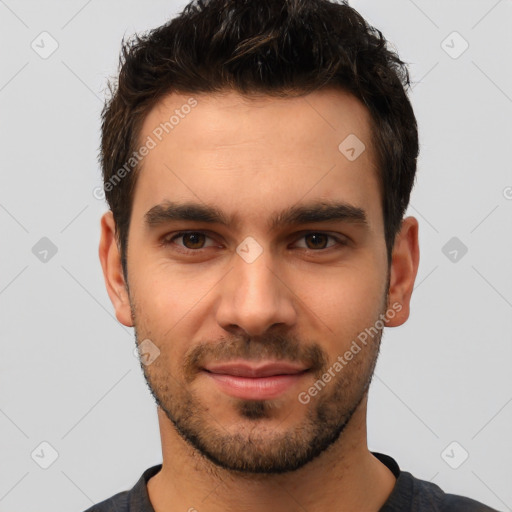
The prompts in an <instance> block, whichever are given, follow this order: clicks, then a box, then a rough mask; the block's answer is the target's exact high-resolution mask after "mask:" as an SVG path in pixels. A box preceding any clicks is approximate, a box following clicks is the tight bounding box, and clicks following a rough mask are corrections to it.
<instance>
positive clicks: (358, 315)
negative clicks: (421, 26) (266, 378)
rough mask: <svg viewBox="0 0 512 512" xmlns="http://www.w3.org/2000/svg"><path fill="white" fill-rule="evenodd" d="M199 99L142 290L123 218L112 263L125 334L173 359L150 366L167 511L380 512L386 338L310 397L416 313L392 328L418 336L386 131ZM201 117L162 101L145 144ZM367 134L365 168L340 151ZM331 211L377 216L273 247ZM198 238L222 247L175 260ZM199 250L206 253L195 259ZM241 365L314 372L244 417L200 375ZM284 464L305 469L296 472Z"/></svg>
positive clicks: (285, 102) (326, 101)
mask: <svg viewBox="0 0 512 512" xmlns="http://www.w3.org/2000/svg"><path fill="white" fill-rule="evenodd" d="M194 97H195V98H196V99H197V102H198V104H197V106H196V107H195V108H194V109H193V110H192V111H191V112H190V113H189V114H188V115H187V116H185V118H184V119H182V120H180V123H179V124H177V125H176V126H175V127H174V129H173V130H172V132H171V133H170V134H169V135H167V136H165V137H164V138H163V140H162V141H161V142H159V143H158V144H157V146H156V147H155V148H154V149H152V150H151V151H150V152H149V154H148V155H147V156H146V157H145V158H144V161H143V167H142V170H141V172H140V176H139V178H138V182H137V185H136V189H135V194H134V200H133V211H132V217H131V225H130V230H129V238H128V240H129V242H128V250H127V262H128V267H127V277H128V283H126V282H125V280H124V278H123V272H122V267H121V259H120V254H119V248H118V244H117V241H116V237H115V224H114V221H113V217H112V213H111V212H107V213H106V214H105V215H104V216H103V218H102V221H101V230H102V233H101V242H100V250H99V254H100V260H101V263H102V267H103V271H104V276H105V282H106V286H107V291H108V293H109V296H110V298H111V300H112V303H113V305H114V308H115V312H116V316H117V319H118V320H119V321H120V322H121V323H122V324H124V325H126V326H133V327H135V330H136V336H137V339H138V341H139V343H140V342H141V341H142V340H144V339H150V340H151V342H152V343H153V344H154V345H155V346H157V347H158V349H159V350H160V355H159V356H158V358H157V359H156V360H155V361H154V362H153V363H151V364H150V365H147V366H143V369H144V374H145V377H146V380H147V382H148V384H149V386H150V389H151V391H152V393H153V395H154V396H155V399H156V400H157V404H158V408H157V411H158V419H159V426H160V433H161V440H162V455H163V466H162V470H161V471H160V472H159V473H158V474H157V475H155V476H154V477H153V478H151V479H150V480H149V482H148V493H149V497H150V500H151V502H152V504H153V506H154V508H155V511H156V512H164V511H166V512H169V511H171V512H172V511H184V510H189V509H191V508H194V509H196V510H197V511H199V512H203V511H204V512H216V511H231V510H233V511H234V510H237V511H240V510H251V511H254V512H258V511H267V510H270V509H272V510H280V511H283V512H287V511H289V512H292V511H299V510H304V509H306V510H315V511H319V512H323V511H327V510H334V509H336V510H343V511H361V510H365V511H378V510H379V509H380V507H381V506H382V505H383V504H384V503H385V501H386V499H387V498H388V496H389V494H390V493H391V491H392V489H393V486H394V485H395V478H394V476H393V474H392V473H391V472H390V471H389V470H388V469H387V467H386V466H384V465H383V464H382V463H381V462H380V461H378V460H377V459H376V458H375V457H374V456H373V455H372V454H371V453H370V451H369V450H368V446H367V431H366V410H367V390H368V385H369V381H370V379H371V375H372V373H373V368H374V365H375V361H376V359H377V355H378V349H379V344H380V334H379V335H378V336H375V337H373V338H371V339H370V341H369V343H368V344H367V345H366V346H364V347H363V346H361V348H362V350H361V351H360V352H359V353H358V354H357V355H355V356H354V358H353V359H352V360H351V361H350V362H349V363H348V364H347V365H346V366H345V367H344V368H343V369H342V370H341V371H340V372H337V373H336V376H335V377H333V378H332V379H331V381H330V382H329V383H327V384H326V386H325V387H324V388H323V389H322V390H321V391H320V392H319V393H318V394H317V396H316V397H313V398H312V399H311V401H310V402H309V403H307V404H303V403H301V402H300V401H299V400H298V399H297V397H298V394H299V393H300V392H301V391H307V390H308V388H310V387H311V386H312V385H313V384H314V382H315V381H316V380H317V378H318V377H319V376H321V375H322V373H323V372H324V371H325V370H326V369H327V368H329V367H331V366H332V365H333V363H334V362H335V361H336V359H337V358H338V356H340V355H343V354H344V353H345V352H346V351H347V350H348V349H349V347H350V345H351V343H352V341H353V340H355V339H356V338H357V336H358V334H359V333H361V332H363V331H364V330H365V329H366V328H368V327H370V326H373V325H375V322H376V320H378V319H379V315H380V314H383V313H385V312H386V311H387V310H389V308H391V305H393V304H399V305H400V307H401V309H400V311H396V310H395V311H394V315H393V317H392V318H388V317H387V318H386V320H385V325H386V326H387V327H394V326H398V325H401V324H403V323H404V322H405V321H406V320H407V318H408V316H409V302H410V297H411V293H412V289H413V286H414V281H415V278H416V273H417V269H418V263H419V248H418V222H417V220H416V219H415V218H414V217H407V218H405V219H404V220H403V223H402V227H401V231H400V233H399V234H398V236H397V238H396V241H395V244H394V247H393V254H392V260H391V265H390V266H389V267H388V261H387V257H386V245H385V240H384V219H383V215H382V210H381V191H380V187H379V182H378V179H377V170H376V168H375V161H376V159H375V154H374V152H373V150H372V146H371V137H370V117H369V114H368V111H367V109H366V108H365V107H364V106H363V105H362V104H361V103H360V102H359V101H358V100H357V99H356V98H355V97H353V96H352V95H350V94H348V93H345V92H343V91H340V90H333V89H324V90H322V91H317V92H315V93H312V94H309V95H307V96H305V97H302V98H285V99H283V98H271V97H268V96H261V97H258V98H256V97H251V98H245V97H242V96H240V95H239V94H238V93H236V92H234V91H225V92H223V93H222V94H215V95H212V94H209V95H195V96H194ZM188 99H189V95H185V94H183V95H182V94H176V93H173V94H170V95H168V96H166V97H165V98H164V99H163V100H162V101H160V102H159V103H158V104H157V105H156V106H155V108H153V110H151V111H150V113H149V114H148V115H147V117H146V119H145V122H144V124H143V126H142V131H141V134H140V139H139V140H141V141H144V140H146V138H147V136H148V135H151V134H152V132H153V130H154V129H155V127H157V126H158V125H159V124H160V123H162V122H165V121H166V120H168V119H169V116H170V115H172V113H173V112H174V110H175V109H179V108H180V107H181V106H182V105H184V104H186V103H187V100H188ZM349 134H356V135H357V137H358V138H359V139H360V140H361V141H363V143H364V144H365V146H366V150H365V151H363V153H362V154H361V155H360V156H359V157H358V158H357V159H355V160H354V161H349V160H348V159H347V158H346V157H345V156H344V155H343V154H342V153H341V152H340V151H339V150H338V145H339V144H340V143H341V142H342V141H343V140H344V139H345V138H346V137H347V136H348V135H349ZM165 201H172V202H195V203H199V204H203V205H204V204H208V205H214V206H216V207H217V208H218V209H219V210H221V211H222V212H223V213H224V214H225V215H226V216H227V217H229V216H232V220H233V221H234V222H233V223H230V224H229V225H227V226H225V225H221V224H218V223H214V224H210V223H206V222H204V221H202V222H199V221H190V220H186V221H184V220H173V221H169V222H167V223H164V224H161V225H158V226H153V227H152V228H149V227H148V226H147V225H146V224H145V220H144V217H145V214H146V213H147V212H148V211H149V210H151V209H152V208H153V207H154V206H155V205H158V204H162V203H163V202H165ZM321 201H323V202H329V201H343V202H345V203H348V204H350V205H352V206H356V207H358V208H361V209H362V210H364V212H365V214H366V219H367V223H366V224H363V223H360V222H350V221H347V220H346V219H345V220H327V221H322V222H314V223H311V222H310V223H306V224H298V225H281V226H280V227H279V228H277V229H275V230H269V228H268V222H269V219H271V218H272V217H273V216H274V215H275V214H277V213H278V212H281V211H284V210H286V209H287V208H289V207H291V206H297V205H299V206H301V205H306V204H312V203H315V202H321ZM183 230H188V231H195V232H198V231H199V232H202V233H205V234H206V235H207V237H206V238H202V237H201V235H199V238H192V240H191V239H187V238H186V237H185V238H183V237H182V238H176V239H174V240H172V241H170V243H169V244H167V245H162V244H161V242H162V240H163V239H166V240H168V241H169V240H170V239H171V238H172V237H173V236H174V235H176V234H177V233H178V232H180V231H183ZM308 233H310V234H311V233H323V234H328V235H330V236H334V237H338V238H339V239H340V240H345V241H346V242H347V243H346V245H341V244H339V243H337V241H336V239H331V238H328V239H326V238H322V237H321V236H320V238H313V239H312V238H311V237H310V236H309V237H308V236H306V235H307V234H308ZM248 236H251V237H252V238H253V239H254V240H256V242H257V244H258V245H259V247H260V248H261V250H262V252H261V254H260V255H259V256H258V257H257V258H256V259H255V260H254V261H252V262H251V263H248V262H247V261H245V260H244V259H243V258H242V257H240V255H239V254H238V253H237V252H236V249H237V247H238V246H239V245H240V244H241V242H242V241H243V240H244V239H245V238H246V237H248ZM187 247H188V248H189V252H188V253H184V252H183V251H185V250H186V248H187ZM196 247H197V248H200V247H202V249H200V250H199V251H198V252H196V253H194V254H192V252H193V251H194V250H196V251H197V250H198V249H195V248H196ZM388 272H389V273H388ZM388 278H389V281H388ZM127 284H128V286H127ZM388 284H389V287H388V286H387V285H388ZM192 356H195V359H194V357H192ZM231 356H233V357H234V356H239V357H243V358H245V359H248V360H251V361H260V360H274V359H279V358H281V359H288V360H294V361H295V362H301V363H303V364H304V366H305V367H311V366H313V367H314V368H313V370H312V371H310V372H307V373H305V374H304V375H303V376H302V377H301V378H300V379H298V381H297V383H296V384H294V385H293V386H292V387H291V388H290V389H287V390H286V391H285V392H284V393H282V394H281V395H279V396H278V397H277V398H274V399H269V400H263V401H254V400H242V399H237V398H233V397H231V396H228V395H227V394H225V393H224V392H223V391H222V390H221V389H220V388H219V387H218V386H217V385H216V384H215V382H213V381H212V379H211V378H210V377H209V376H208V375H206V374H205V373H204V372H201V371H200V369H199V362H201V363H208V362H213V361H225V360H227V359H229V358H230V357H231ZM315 365H316V366H315ZM320 414H321V416H320ZM170 418H171V419H173V420H174V421H175V423H177V424H179V425H180V426H181V427H183V430H185V431H186V432H185V434H184V433H183V432H182V433H181V434H180V433H179V432H178V431H177V429H176V427H175V424H174V423H173V421H171V419H170ZM192 433H194V434H196V436H197V437H198V438H199V440H197V439H196V441H195V443H194V442H192V441H191V439H190V438H187V434H188V435H189V436H190V435H191V434H192ZM321 437H322V443H323V445H322V446H320V444H321V443H320V441H319V438H321ZM315 443H316V445H318V446H317V450H316V452H315V453H313V452H312V451H311V446H316V445H315ZM279 448H282V450H283V452H284V453H288V454H292V455H291V456H290V457H291V458H290V459H289V460H288V461H287V462H286V464H288V467H287V468H286V467H285V466H286V464H285V462H284V461H283V456H282V453H281V452H280V451H279ZM308 450H309V451H308ZM237 465H238V466H237ZM242 467H245V469H246V471H242V470H241V468H242ZM272 467H274V468H275V469H276V471H274V472H273V471H272V470H271V469H272ZM279 468H280V469H279ZM277 469H279V471H278V470H277Z"/></svg>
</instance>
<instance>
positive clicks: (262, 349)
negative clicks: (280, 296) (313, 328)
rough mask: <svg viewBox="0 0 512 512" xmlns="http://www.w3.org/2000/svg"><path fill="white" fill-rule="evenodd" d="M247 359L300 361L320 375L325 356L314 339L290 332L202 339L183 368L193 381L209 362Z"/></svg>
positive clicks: (190, 351)
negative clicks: (212, 339) (296, 335)
mask: <svg viewBox="0 0 512 512" xmlns="http://www.w3.org/2000/svg"><path fill="white" fill-rule="evenodd" d="M234 359H246V360H248V361H253V362H258V361H261V360H264V359H273V360H277V361H281V360H286V361H290V362H293V363H300V364H302V365H304V366H306V367H307V368H310V369H311V370H312V371H313V372H315V373H317V374H318V373H319V374H322V373H323V370H324V369H325V368H326V367H327V363H328V358H327V355H326V353H325V352H324V350H323V349H322V348H321V346H320V345H319V344H318V343H316V342H311V343H305V342H301V341H300V340H299V339H298V338H297V337H295V336H293V335H287V336H285V335H283V334H278V333H272V334H270V333H269V334H266V335H265V336H258V337H251V336H230V337H222V338H220V339H219V340H218V341H215V342H210V341H208V342H202V343H199V344H198V345H196V346H194V347H193V348H191V349H190V350H189V351H188V352H187V354H186V355H185V358H184V366H183V371H184V374H185V378H186V379H187V380H192V379H193V378H194V377H195V376H196V375H197V373H199V372H200V371H201V369H202V368H203V367H204V366H205V365H206V364H208V363H212V362H221V361H222V362H227V361H232V360H234Z"/></svg>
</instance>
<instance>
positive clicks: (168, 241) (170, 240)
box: [161, 231, 348, 254]
mask: <svg viewBox="0 0 512 512" xmlns="http://www.w3.org/2000/svg"><path fill="white" fill-rule="evenodd" d="M190 234H201V235H204V236H205V237H206V238H210V239H212V237H211V236H208V234H207V232H204V231H180V232H179V233H176V234H174V235H172V236H171V237H170V238H169V236H166V237H164V238H163V239H162V242H161V245H162V246H164V247H168V246H170V245H173V242H174V240H176V239H178V238H183V237H184V236H185V235H190ZM308 235H324V236H327V237H328V238H329V239H332V240H334V241H335V242H336V244H334V245H331V246H329V247H325V248H323V249H309V248H307V247H300V249H303V250H305V251H309V252H317V253H321V252H324V251H328V250H330V249H336V248H338V249H339V248H340V247H344V246H347V245H348V241H347V240H346V239H343V238H339V237H336V236H334V235H330V234H328V233H325V232H323V231H307V232H304V233H303V234H302V235H301V236H300V237H299V238H298V239H299V240H300V239H303V238H305V237H306V236H308ZM336 246H337V247H336ZM178 247H179V249H178V250H179V251H180V252H183V253H187V254H190V253H196V254H199V253H201V252H203V251H205V250H206V249H208V247H201V248H200V249H189V248H187V247H184V246H178ZM210 247H211V246H210Z"/></svg>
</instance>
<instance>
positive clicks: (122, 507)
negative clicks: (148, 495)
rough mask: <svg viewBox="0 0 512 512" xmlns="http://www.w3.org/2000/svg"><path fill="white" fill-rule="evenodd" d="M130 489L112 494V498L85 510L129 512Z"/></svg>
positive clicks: (92, 511)
mask: <svg viewBox="0 0 512 512" xmlns="http://www.w3.org/2000/svg"><path fill="white" fill-rule="evenodd" d="M129 494H130V491H123V492H119V493H117V494H115V495H114V496H111V497H110V498H108V499H106V500H104V501H101V502H100V503H96V505H93V506H92V507H91V508H88V509H87V510H85V511H84V512H128V511H129V510H130V509H129V507H128V503H129V501H128V499H129Z"/></svg>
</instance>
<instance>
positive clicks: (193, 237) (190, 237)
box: [178, 232, 206, 249]
mask: <svg viewBox="0 0 512 512" xmlns="http://www.w3.org/2000/svg"><path fill="white" fill-rule="evenodd" d="M178 238H182V239H183V245H184V246H185V247H186V248H187V249H202V248H203V245H204V242H205V238H206V236H205V235H204V233H194V232H191V233H183V234H182V235H179V237H178Z"/></svg>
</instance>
